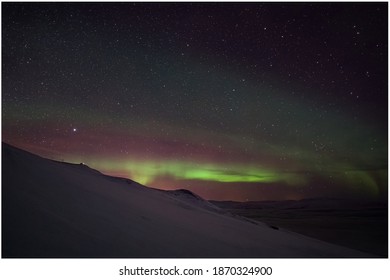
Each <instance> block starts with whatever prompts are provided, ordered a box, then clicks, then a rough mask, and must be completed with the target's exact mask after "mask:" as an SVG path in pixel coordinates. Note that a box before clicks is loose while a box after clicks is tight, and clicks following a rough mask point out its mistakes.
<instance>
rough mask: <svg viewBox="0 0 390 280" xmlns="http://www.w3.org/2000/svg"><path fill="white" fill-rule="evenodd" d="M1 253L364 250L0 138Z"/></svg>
mask: <svg viewBox="0 0 390 280" xmlns="http://www.w3.org/2000/svg"><path fill="white" fill-rule="evenodd" d="M2 148H3V159H2V239H3V240H2V256H3V257H369V256H367V255H365V254H363V253H361V252H358V251H354V250H350V249H347V248H343V247H339V246H335V245H331V244H328V243H324V242H321V241H317V240H314V239H310V238H306V237H304V236H302V235H299V234H294V233H290V232H286V231H282V230H275V229H272V228H270V227H269V226H267V225H265V224H261V223H256V222H248V221H247V220H245V219H240V218H237V217H233V216H231V215H230V216H229V215H228V214H225V213H224V212H223V211H222V210H220V209H218V208H217V207H215V206H213V205H212V204H210V203H209V202H207V201H204V200H202V199H201V198H200V197H198V196H197V195H195V194H193V193H191V192H188V191H186V190H179V191H173V192H166V191H161V190H155V189H151V188H147V187H144V186H141V185H140V184H138V183H135V182H133V181H131V180H127V179H122V178H114V177H110V176H105V175H103V174H101V173H99V172H97V171H96V170H93V169H90V168H89V167H87V166H85V165H79V164H68V163H61V162H55V161H51V160H47V159H43V158H41V157H38V156H35V155H33V154H30V153H28V152H25V151H22V150H19V149H17V148H14V147H11V146H9V145H7V144H4V143H3V145H2Z"/></svg>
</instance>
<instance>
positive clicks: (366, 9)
mask: <svg viewBox="0 0 390 280" xmlns="http://www.w3.org/2000/svg"><path fill="white" fill-rule="evenodd" d="M2 13H3V14H2V44H3V46H2V63H3V64H2V140H3V141H5V142H7V143H9V144H11V145H15V146H17V147H20V148H23V149H26V150H28V151H31V152H34V153H37V154H39V155H41V156H44V157H48V158H52V159H55V160H59V161H67V162H74V163H80V162H83V163H85V164H87V165H88V166H90V167H92V168H95V169H98V170H100V171H101V172H103V173H106V174H111V175H114V176H121V177H126V178H130V179H133V180H135V181H138V182H140V183H142V184H145V185H147V186H150V187H156V188H162V189H177V188H186V189H190V190H192V191H194V192H196V193H198V194H199V195H201V196H202V197H204V198H207V199H217V200H224V199H225V200H268V199H275V200H282V199H301V198H310V197H364V198H372V199H378V198H379V199H381V198H386V197H387V176H388V171H387V168H388V144H387V142H388V139H387V131H388V123H387V112H388V108H387V106H388V100H387V91H388V89H387V59H388V58H387V48H388V46H387V3H374V4H367V3H321V4H313V3H299V4H288V3H268V4H264V3H244V4H241V3H192V4H189V3H122V4H119V3H116V4H107V3H98V4H96V3H95V4H93V3H88V4H87V3H73V4H69V3H68V4H65V3H43V4H42V3H16V4H15V3H2Z"/></svg>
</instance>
